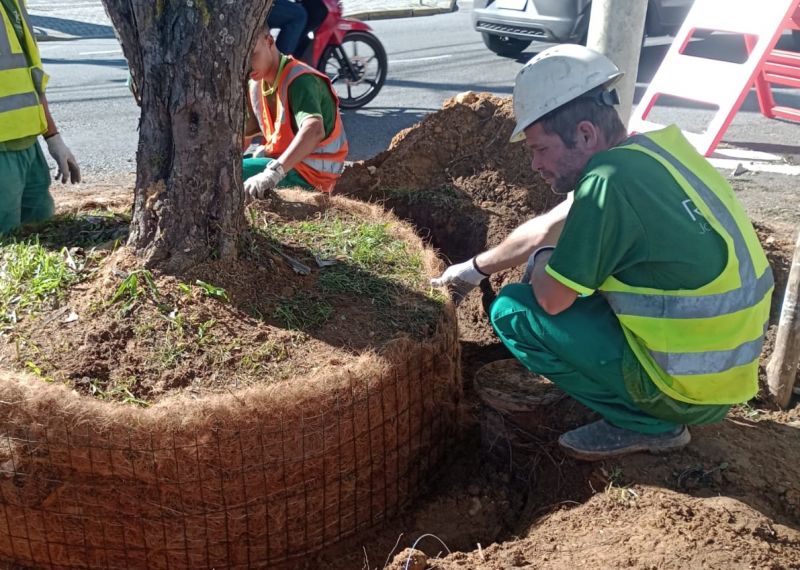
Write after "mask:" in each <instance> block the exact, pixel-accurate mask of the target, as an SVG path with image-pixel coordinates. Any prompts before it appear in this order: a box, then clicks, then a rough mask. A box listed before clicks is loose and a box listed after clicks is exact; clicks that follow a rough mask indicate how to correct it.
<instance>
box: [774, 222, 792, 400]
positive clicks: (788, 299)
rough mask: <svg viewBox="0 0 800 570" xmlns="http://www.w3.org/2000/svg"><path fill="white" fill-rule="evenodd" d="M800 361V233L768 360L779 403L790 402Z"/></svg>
mask: <svg viewBox="0 0 800 570" xmlns="http://www.w3.org/2000/svg"><path fill="white" fill-rule="evenodd" d="M799 362H800V234H798V236H797V245H796V246H795V249H794V258H793V259H792V267H791V269H790V270H789V280H788V283H787V284H786V293H784V296H783V306H782V307H781V318H780V321H778V333H777V335H776V336H775V348H774V349H773V351H772V356H771V357H770V359H769V362H768V363H767V384H769V392H770V394H772V397H773V399H774V400H775V403H776V404H778V405H779V406H780V407H781V408H785V407H786V406H788V405H789V401H790V400H791V399H792V388H794V383H795V380H796V378H797V365H798V363H799Z"/></svg>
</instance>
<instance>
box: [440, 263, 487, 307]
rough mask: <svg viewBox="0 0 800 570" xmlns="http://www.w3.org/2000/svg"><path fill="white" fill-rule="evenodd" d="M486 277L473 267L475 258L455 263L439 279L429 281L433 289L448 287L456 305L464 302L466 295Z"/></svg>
mask: <svg viewBox="0 0 800 570" xmlns="http://www.w3.org/2000/svg"><path fill="white" fill-rule="evenodd" d="M487 277H488V275H486V274H485V273H481V272H480V271H479V270H478V268H477V266H476V265H475V258H474V257H473V258H472V259H468V260H467V261H465V262H463V263H456V264H455V265H451V266H450V267H448V268H447V269H446V270H445V272H444V273H442V275H441V277H438V278H436V279H431V285H433V286H434V287H444V286H449V287H450V292H451V294H452V296H453V301H455V302H456V304H458V303H460V302H461V301H463V300H464V297H466V296H467V293H469V292H470V291H472V290H473V289H474V288H475V287H477V286H478V285H480V284H481V281H483V280H484V279H486V278H487Z"/></svg>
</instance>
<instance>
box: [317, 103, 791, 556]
mask: <svg viewBox="0 0 800 570" xmlns="http://www.w3.org/2000/svg"><path fill="white" fill-rule="evenodd" d="M485 125H490V127H489V128H486V129H484V128H483V127H484V126H485ZM512 125H513V119H512V116H511V105H510V102H509V101H508V100H504V99H498V98H496V97H493V96H491V95H485V94H478V95H476V94H467V95H463V96H460V97H457V98H455V99H453V100H450V101H448V102H447V103H446V104H445V106H444V109H443V110H442V111H440V112H438V113H434V114H433V115H430V116H428V117H427V118H425V119H424V120H423V121H422V122H420V123H419V124H417V125H415V126H414V127H412V128H410V129H407V130H406V131H403V132H401V133H399V134H398V135H397V136H396V137H395V139H394V140H393V141H392V144H391V146H390V148H389V149H388V150H387V151H386V152H384V153H382V154H380V155H378V156H376V157H375V158H373V159H371V160H369V161H366V162H363V163H359V164H356V165H355V166H354V167H353V168H351V169H348V170H347V171H346V172H345V174H344V176H343V178H342V182H341V183H340V185H339V186H338V187H337V189H339V190H341V191H342V192H344V193H346V194H349V195H353V196H356V197H359V198H362V199H368V200H379V201H383V202H384V204H385V206H386V207H388V208H392V209H394V210H395V211H396V212H397V213H398V214H399V215H401V216H402V217H405V218H407V219H409V220H411V221H412V222H413V223H414V224H415V225H416V226H417V228H418V230H419V232H420V233H421V235H423V236H426V237H429V238H430V239H431V241H432V243H434V244H435V245H436V247H437V248H439V249H440V250H441V252H442V253H443V254H445V256H447V257H449V260H450V261H453V262H457V261H461V260H463V259H466V258H468V257H470V256H471V255H473V254H475V253H476V252H478V251H480V250H482V249H485V247H486V246H491V245H494V244H496V243H498V242H499V241H500V240H501V239H502V238H504V237H505V236H506V235H507V234H508V233H509V232H510V231H511V230H512V229H513V228H514V227H516V226H517V225H518V224H519V223H520V222H522V221H524V220H525V219H528V218H530V217H532V216H533V215H536V214H538V213H540V212H542V211H545V210H547V209H550V208H551V207H552V206H554V205H555V204H556V203H557V201H558V197H557V196H555V195H553V194H552V193H551V192H550V190H549V189H548V188H547V187H546V185H545V184H544V183H543V182H542V181H541V180H540V179H538V177H537V176H536V175H534V174H533V173H531V172H530V168H529V165H528V159H527V157H526V155H525V151H524V149H523V148H522V147H521V146H515V145H510V144H507V143H506V141H507V138H508V134H510V130H511V128H512ZM739 182H740V181H739ZM733 184H734V187H735V188H737V189H738V187H737V180H736V179H735V180H734V181H733ZM795 216H796V215H795ZM790 218H792V216H790ZM793 219H795V220H796V217H794V218H793ZM756 221H757V222H760V223H756V224H755V225H756V230H757V232H758V235H759V239H760V241H761V243H762V246H763V247H764V250H765V252H766V254H767V257H768V259H769V262H770V265H771V266H772V269H773V273H774V276H775V282H776V287H775V293H774V295H773V303H772V307H773V309H772V314H771V327H770V331H769V333H768V335H767V342H766V344H765V348H764V353H763V354H762V359H761V361H762V364H764V363H765V362H766V359H767V358H768V356H769V355H770V354H771V351H772V343H773V342H774V334H775V327H776V322H777V318H778V315H779V311H780V304H781V300H782V297H783V293H784V290H785V286H786V280H787V277H788V271H789V268H790V265H791V258H792V254H793V250H794V240H793V239H792V236H791V235H789V234H787V232H786V231H784V230H785V228H786V227H789V228H792V229H793V228H794V223H792V222H791V220H790V222H789V224H788V225H787V224H784V225H783V226H780V227H779V228H778V229H776V228H774V227H772V226H770V225H767V224H765V223H763V222H764V220H761V219H759V218H756ZM518 272H519V269H518V270H516V272H507V273H506V274H504V275H500V276H495V277H494V278H493V280H492V285H493V288H494V290H495V291H496V290H497V289H498V288H499V287H500V286H501V285H502V284H504V283H505V282H507V281H509V280H510V279H516V278H518ZM482 296H483V297H484V298H485V299H482V298H481V297H482ZM490 298H491V291H483V292H480V293H479V292H476V293H473V294H472V295H471V296H470V297H469V298H468V299H467V300H466V301H465V303H464V304H462V305H461V306H460V307H459V309H458V313H459V326H460V332H461V339H462V347H463V349H464V350H463V352H462V354H463V358H464V360H463V364H464V376H465V381H466V386H467V392H466V398H465V400H466V404H467V406H468V407H469V409H468V413H467V416H466V417H465V427H464V434H465V435H464V439H463V441H462V442H461V445H460V446H459V447H458V448H457V449H455V450H454V452H453V461H452V463H451V465H450V466H449V467H448V468H447V469H445V470H444V472H443V474H442V476H441V477H440V479H439V480H438V481H435V482H434V483H433V484H432V485H431V486H429V487H428V488H427V489H426V491H427V495H426V497H425V498H423V500H421V501H420V503H419V505H418V507H417V508H416V509H414V510H413V511H410V512H408V513H405V514H404V515H403V516H402V517H399V518H397V519H395V520H394V521H392V522H390V523H388V524H387V529H386V530H385V531H384V532H379V533H376V534H375V535H374V536H372V537H370V538H369V539H368V540H366V541H363V540H362V541H358V542H357V543H352V544H349V545H344V546H343V547H342V548H341V549H334V550H330V551H327V552H326V553H324V555H322V556H320V557H319V558H318V559H316V560H315V561H313V562H311V563H309V565H308V566H307V567H308V568H316V567H327V568H333V569H336V570H340V569H341V570H344V569H345V568H356V567H363V568H370V569H372V568H384V567H385V568H390V569H392V570H401V569H402V570H404V569H407V568H416V569H420V570H422V569H424V568H435V569H442V570H445V569H447V570H454V569H455V568H470V569H476V570H490V569H491V570H499V569H506V568H513V567H525V568H528V567H530V568H533V567H535V568H540V567H541V568H554V569H560V568H571V567H585V566H592V565H593V566H597V567H601V568H617V567H631V568H688V567H709V568H800V483H799V482H798V481H800V463H798V461H797V458H798V457H800V437H798V435H800V431H799V430H800V406H797V403H796V402H795V407H793V408H792V409H790V410H788V411H775V410H773V409H772V405H771V403H770V402H769V401H768V399H767V398H766V391H765V390H763V385H764V374H763V366H762V373H761V378H760V379H761V381H762V394H761V396H760V397H759V398H756V399H755V400H753V401H752V402H750V403H749V404H748V405H745V406H738V407H736V408H735V409H734V410H732V412H731V413H730V414H729V417H728V418H727V419H726V420H725V421H724V422H723V423H721V424H718V425H713V426H702V427H696V428H693V429H692V434H693V442H692V444H691V445H690V446H689V447H687V448H686V449H684V450H682V451H680V452H677V453H673V454H670V455H668V456H663V457H661V456H651V455H634V456H630V457H626V458H622V459H620V460H616V461H607V462H603V463H601V464H589V463H583V462H576V461H574V460H572V459H570V458H568V457H565V456H564V455H563V453H562V452H561V451H560V449H559V447H558V445H557V442H556V440H557V437H558V436H559V435H560V433H563V432H564V431H566V430H569V429H572V428H574V427H576V426H577V425H580V424H582V423H585V422H586V421H587V420H588V419H589V418H590V417H591V412H589V410H586V409H583V413H581V412H580V411H576V410H575V409H571V413H570V414H562V415H561V416H558V415H557V414H549V413H548V414H546V416H547V422H546V424H547V425H546V426H543V428H545V429H543V431H542V432H541V433H538V434H537V435H538V436H540V439H539V440H538V441H537V442H536V445H537V446H538V447H539V450H538V457H537V458H536V460H537V465H538V470H537V472H536V473H535V476H534V477H533V478H532V479H531V480H530V482H529V486H527V487H525V488H520V487H519V485H518V484H516V483H517V482H516V481H515V477H514V473H512V471H511V470H510V469H507V468H504V467H503V466H502V465H498V464H497V463H492V462H490V461H488V459H489V458H488V457H487V456H486V455H485V454H482V453H481V452H480V451H479V450H480V449H481V444H482V441H481V430H480V425H479V422H480V404H479V402H478V401H477V399H476V394H475V393H474V392H472V391H470V390H469V387H470V383H469V381H470V380H471V377H472V373H473V372H474V371H475V370H476V369H477V367H478V365H480V364H482V363H488V362H494V361H497V360H500V359H504V358H508V356H509V355H508V353H507V352H506V351H505V350H504V349H503V348H502V346H501V345H498V344H497V343H496V341H495V340H494V335H493V334H492V331H491V329H490V328H489V326H488V319H487V317H486V315H485V312H484V309H483V306H482V305H483V303H482V301H488V300H489V299H490ZM798 374H799V375H800V371H799V372H798ZM573 405H574V406H578V407H579V408H580V405H579V404H577V403H574V402H573ZM425 499H427V500H425ZM431 535H434V536H431ZM440 541H441V542H440ZM412 546H414V547H415V548H416V549H417V550H416V551H412V550H411V547H412ZM421 551H422V552H421ZM448 552H452V554H450V555H448ZM384 561H385V563H384Z"/></svg>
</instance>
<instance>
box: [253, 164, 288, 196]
mask: <svg viewBox="0 0 800 570" xmlns="http://www.w3.org/2000/svg"><path fill="white" fill-rule="evenodd" d="M284 178H286V172H284V170H283V166H282V165H281V163H280V162H278V161H277V160H273V161H272V162H270V163H269V164H268V165H267V168H266V170H264V172H260V173H258V174H256V175H255V176H251V177H250V178H248V179H247V180H245V181H244V191H245V193H246V194H247V195H248V196H250V198H252V199H254V200H260V199H261V198H263V197H264V196H266V195H267V193H268V192H269V191H270V190H274V189H275V187H276V186H277V185H278V183H279V182H280V181H281V180H283V179H284Z"/></svg>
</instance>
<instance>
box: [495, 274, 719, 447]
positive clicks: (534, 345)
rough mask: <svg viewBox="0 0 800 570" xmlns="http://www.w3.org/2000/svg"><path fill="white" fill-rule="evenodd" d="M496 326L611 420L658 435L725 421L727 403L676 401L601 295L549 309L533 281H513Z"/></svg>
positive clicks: (536, 367)
mask: <svg viewBox="0 0 800 570" xmlns="http://www.w3.org/2000/svg"><path fill="white" fill-rule="evenodd" d="M491 319H492V325H493V326H494V329H495V331H496V332H497V334H498V336H499V337H500V339H501V340H502V341H503V344H505V345H506V347H508V349H509V350H510V351H511V353H512V354H513V355H514V356H515V357H516V358H517V359H519V361H520V362H522V364H523V365H525V367H526V368H528V369H529V370H531V371H532V372H535V373H537V374H541V375H542V376H544V377H546V378H548V379H549V380H551V381H552V382H554V383H555V384H556V385H558V387H559V388H561V389H562V390H564V392H566V393H567V394H569V395H570V396H572V397H573V398H575V399H576V400H578V401H579V402H581V403H582V404H584V405H585V406H587V407H588V408H591V409H592V410H594V411H596V412H597V413H599V414H600V415H601V416H603V418H605V420H606V421H608V422H609V423H611V424H613V425H615V426H617V427H620V428H625V429H630V430H633V431H637V432H640V433H646V434H658V433H663V432H667V431H670V430H673V429H675V428H676V427H677V426H678V425H681V424H707V423H714V422H718V421H721V420H722V419H723V418H724V417H725V414H726V413H727V412H728V409H729V408H730V406H728V405H709V406H701V405H695V404H688V403H686V402H680V401H678V400H674V399H672V398H670V397H669V396H667V395H665V394H664V393H663V392H661V391H660V390H659V389H658V387H657V386H656V385H655V384H654V383H653V382H652V380H650V378H649V376H648V375H647V372H645V370H644V369H643V368H642V366H641V365H640V364H639V361H638V360H637V359H636V356H635V355H634V354H633V351H632V350H631V349H630V347H629V346H628V342H627V340H626V339H625V335H624V333H623V332H622V328H621V327H620V324H619V321H618V320H617V317H616V316H615V315H614V313H613V311H612V310H611V307H609V305H608V303H607V302H606V300H605V298H604V297H603V296H602V295H600V294H594V295H591V296H589V297H579V298H578V299H577V300H576V301H575V303H574V304H573V305H572V306H571V307H570V308H569V309H567V310H566V311H564V312H562V313H560V314H558V315H549V314H547V313H546V312H545V311H544V310H543V309H542V308H541V307H540V306H539V303H538V302H537V301H536V298H535V297H534V295H533V291H532V289H531V287H530V285H528V284H523V283H518V284H513V285H508V286H506V287H504V288H503V289H502V291H500V294H499V295H498V296H497V299H496V300H495V301H494V304H493V305H492V307H491Z"/></svg>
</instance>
